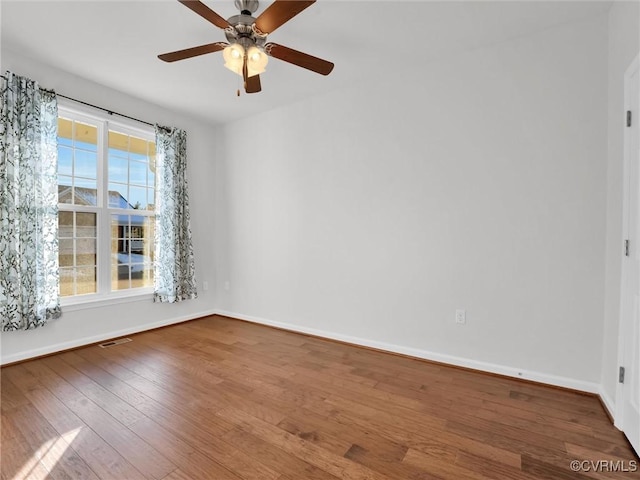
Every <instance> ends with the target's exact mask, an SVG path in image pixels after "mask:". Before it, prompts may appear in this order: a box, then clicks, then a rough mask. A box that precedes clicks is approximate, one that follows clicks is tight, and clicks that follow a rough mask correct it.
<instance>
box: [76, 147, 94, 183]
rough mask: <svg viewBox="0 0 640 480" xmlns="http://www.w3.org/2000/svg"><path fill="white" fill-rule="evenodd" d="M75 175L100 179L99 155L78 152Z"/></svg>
mask: <svg viewBox="0 0 640 480" xmlns="http://www.w3.org/2000/svg"><path fill="white" fill-rule="evenodd" d="M74 167H75V170H74V172H73V173H74V175H75V176H76V177H84V178H94V179H95V178H98V176H97V174H98V154H97V153H95V152H85V151H84V150H76V158H75V165H74Z"/></svg>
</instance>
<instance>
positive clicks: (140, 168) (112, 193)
mask: <svg viewBox="0 0 640 480" xmlns="http://www.w3.org/2000/svg"><path fill="white" fill-rule="evenodd" d="M155 153H156V152H155V143H154V132H153V130H152V129H151V128H146V129H141V128H140V127H139V126H137V125H129V124H127V123H123V122H114V121H113V120H112V119H111V118H110V117H106V115H105V116H101V115H100V114H95V115H93V114H92V115H87V114H86V113H82V112H79V111H77V110H73V109H70V108H67V107H64V106H60V107H59V113H58V202H59V230H58V237H59V262H60V295H61V297H62V298H63V302H65V303H67V304H69V303H78V302H84V301H89V300H98V299H103V298H104V299H107V298H112V297H119V296H125V295H137V294H141V293H147V292H150V291H151V288H152V287H153V261H154V251H153V249H154V216H155V173H154V171H155Z"/></svg>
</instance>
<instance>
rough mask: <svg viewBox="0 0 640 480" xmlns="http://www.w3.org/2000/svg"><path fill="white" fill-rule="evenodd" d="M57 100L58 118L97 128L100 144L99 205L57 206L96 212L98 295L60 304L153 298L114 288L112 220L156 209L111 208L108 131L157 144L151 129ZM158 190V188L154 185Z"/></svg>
mask: <svg viewBox="0 0 640 480" xmlns="http://www.w3.org/2000/svg"><path fill="white" fill-rule="evenodd" d="M63 100H64V99H59V100H58V117H64V118H69V119H72V120H74V121H79V122H86V123H89V124H92V125H95V126H96V127H97V129H98V141H97V153H98V155H97V169H98V171H97V172H96V187H97V191H98V193H97V202H96V203H97V205H96V206H86V205H74V204H63V203H59V204H58V210H59V211H72V212H91V213H96V230H97V232H96V257H97V258H96V270H97V273H96V292H95V293H86V294H76V295H70V296H64V297H62V296H61V297H60V304H61V306H62V307H63V308H64V309H65V310H66V311H72V310H79V309H83V308H93V307H100V306H105V305H113V304H118V303H126V302H129V301H139V300H142V299H144V298H145V297H146V298H149V299H150V298H152V297H153V287H151V286H149V287H135V288H128V289H124V290H112V289H111V255H112V253H111V218H112V215H132V216H147V217H152V218H154V217H155V216H156V211H155V208H154V210H135V209H120V208H110V207H109V178H108V161H109V130H110V129H111V130H115V131H117V132H119V133H123V134H126V135H130V136H131V135H133V136H135V137H137V138H141V139H144V140H146V141H152V142H155V132H154V129H153V127H152V126H148V127H147V126H141V125H140V124H139V123H138V122H135V121H133V120H128V119H126V118H122V119H120V118H118V119H116V120H114V118H113V116H112V115H110V114H108V113H107V112H102V111H101V110H98V109H96V108H93V107H88V106H84V105H76V104H75V103H71V102H70V101H63ZM154 188H155V185H154Z"/></svg>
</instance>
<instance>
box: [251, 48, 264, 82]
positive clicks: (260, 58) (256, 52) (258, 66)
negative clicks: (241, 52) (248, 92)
mask: <svg viewBox="0 0 640 480" xmlns="http://www.w3.org/2000/svg"><path fill="white" fill-rule="evenodd" d="M267 63H269V57H268V56H267V54H266V53H264V52H263V51H262V50H260V49H259V48H258V47H255V46H253V47H251V48H249V51H248V52H247V75H248V76H249V77H253V76H254V75H259V74H261V73H263V72H264V71H265V69H266V67H267Z"/></svg>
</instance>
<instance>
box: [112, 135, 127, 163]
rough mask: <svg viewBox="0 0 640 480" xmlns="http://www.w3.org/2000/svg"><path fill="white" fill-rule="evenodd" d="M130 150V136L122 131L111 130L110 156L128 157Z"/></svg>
mask: <svg viewBox="0 0 640 480" xmlns="http://www.w3.org/2000/svg"><path fill="white" fill-rule="evenodd" d="M128 151H129V137H128V136H127V135H124V134H122V133H118V132H114V131H113V130H109V156H111V155H112V154H113V155H118V156H120V157H125V158H126V157H127V152H128Z"/></svg>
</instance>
